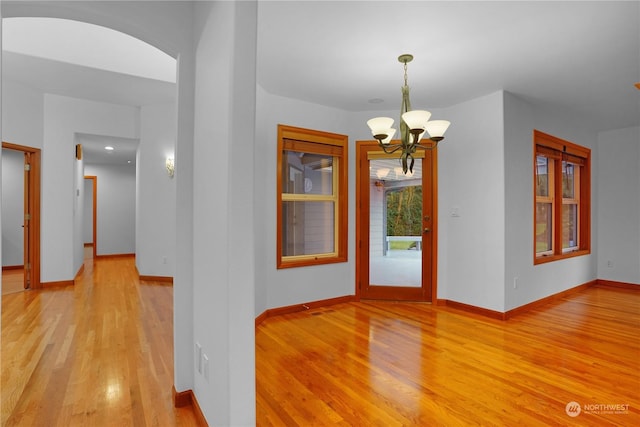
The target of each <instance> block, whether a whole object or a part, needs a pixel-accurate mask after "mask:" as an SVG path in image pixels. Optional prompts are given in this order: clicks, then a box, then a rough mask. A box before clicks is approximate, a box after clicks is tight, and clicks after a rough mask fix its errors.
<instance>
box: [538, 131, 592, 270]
mask: <svg viewBox="0 0 640 427" xmlns="http://www.w3.org/2000/svg"><path fill="white" fill-rule="evenodd" d="M533 141H534V187H535V188H534V198H535V201H534V203H535V208H534V263H535V264H539V263H543V262H548V261H554V260H557V259H563V258H567V257H571V256H576V255H584V254H588V253H590V252H591V150H590V149H589V148H586V147H582V146H580V145H577V144H574V143H572V142H569V141H565V140H562V139H560V138H556V137H554V136H551V135H548V134H545V133H543V132H540V131H537V130H534V131H533Z"/></svg>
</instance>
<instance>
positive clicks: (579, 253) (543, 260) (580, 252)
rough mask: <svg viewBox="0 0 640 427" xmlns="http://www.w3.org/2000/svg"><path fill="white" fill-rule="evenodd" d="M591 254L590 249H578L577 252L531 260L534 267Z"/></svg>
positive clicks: (538, 257)
mask: <svg viewBox="0 0 640 427" xmlns="http://www.w3.org/2000/svg"><path fill="white" fill-rule="evenodd" d="M590 253H591V250H590V249H580V250H577V251H571V252H566V253H563V254H554V255H546V256H537V257H535V258H534V260H533V264H534V265H538V264H546V263H548V262H553V261H560V260H563V259H567V258H574V257H577V256H582V255H589V254H590Z"/></svg>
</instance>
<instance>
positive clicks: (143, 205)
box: [135, 105, 180, 277]
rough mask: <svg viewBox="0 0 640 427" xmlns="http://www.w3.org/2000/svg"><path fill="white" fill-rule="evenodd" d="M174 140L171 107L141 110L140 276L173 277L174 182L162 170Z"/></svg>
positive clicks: (137, 243) (138, 263)
mask: <svg viewBox="0 0 640 427" xmlns="http://www.w3.org/2000/svg"><path fill="white" fill-rule="evenodd" d="M175 137H176V108H175V105H147V106H143V107H142V108H141V111H140V145H139V146H138V155H137V178H136V185H137V195H138V197H137V199H136V205H137V208H136V239H135V240H136V266H137V268H138V272H139V273H140V274H141V275H143V276H162V277H173V276H174V274H175V261H176V260H175V245H176V185H175V184H176V180H175V179H174V178H170V177H169V176H168V174H167V169H166V167H165V163H166V159H167V157H175ZM177 173H180V171H179V167H178V168H177Z"/></svg>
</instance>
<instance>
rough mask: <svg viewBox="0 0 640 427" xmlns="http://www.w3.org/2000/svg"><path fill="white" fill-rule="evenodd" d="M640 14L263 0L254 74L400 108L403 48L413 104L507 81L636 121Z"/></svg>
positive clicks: (635, 5)
mask: <svg viewBox="0 0 640 427" xmlns="http://www.w3.org/2000/svg"><path fill="white" fill-rule="evenodd" d="M639 20H640V2H638V1H626V2H614V1H600V2H598V1H588V2H575V1H568V2H555V1H531V2H525V1H510V2H505V1H496V2H486V1H471V2H462V1H446V2H435V1H411V2H399V1H344V2H338V1H335V2H334V1H317V2H313V1H300V2H290V1H285V2H275V1H261V2H260V3H259V12H258V73H257V74H258V82H259V84H260V85H261V86H262V87H263V88H264V89H265V90H267V91H268V92H270V93H274V94H279V95H283V96H287V97H292V98H299V99H303V100H306V101H309V102H314V103H318V104H323V105H328V106H333V107H337V108H342V109H345V110H349V111H366V110H389V109H398V110H399V108H400V101H401V99H400V96H401V95H400V87H401V86H402V84H403V69H402V64H400V63H399V62H397V57H398V56H399V55H400V54H403V53H411V54H413V55H414V57H415V59H414V60H413V62H412V63H410V64H409V70H408V74H409V86H410V87H411V100H412V106H413V107H414V108H427V109H428V108H438V107H448V106H451V105H455V104H457V103H460V102H463V101H466V100H470V99H473V98H476V97H480V96H483V95H486V94H489V93H492V92H495V91H498V90H501V89H504V90H507V91H510V92H512V93H514V94H516V95H518V96H520V97H522V98H524V99H525V100H527V101H530V102H535V103H539V104H540V105H543V106H547V105H548V106H552V107H556V108H559V109H567V110H573V111H575V112H577V113H580V114H582V115H584V116H585V117H586V118H587V119H588V121H589V122H590V124H591V126H592V128H593V129H594V130H605V129H612V128H620V127H626V126H631V125H638V124H639V118H640V91H638V90H637V89H636V88H635V87H634V83H636V82H640V29H639ZM371 99H382V100H384V102H383V103H370V102H369V100H371ZM434 118H436V117H434ZM438 118H441V117H438ZM363 127H364V128H366V125H365V124H363Z"/></svg>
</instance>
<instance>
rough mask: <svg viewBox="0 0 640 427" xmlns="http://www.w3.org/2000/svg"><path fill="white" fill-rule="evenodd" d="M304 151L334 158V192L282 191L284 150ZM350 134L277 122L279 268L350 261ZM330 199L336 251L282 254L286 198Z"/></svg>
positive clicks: (277, 233)
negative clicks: (323, 193)
mask: <svg viewBox="0 0 640 427" xmlns="http://www.w3.org/2000/svg"><path fill="white" fill-rule="evenodd" d="M283 151H302V152H306V153H311V154H324V155H330V156H333V157H334V163H333V171H334V179H333V191H332V194H331V195H316V194H314V195H310V194H291V193H283V192H282V188H283V183H282V166H283V165H282V153H283ZM348 151H349V150H348V137H347V136H346V135H340V134H335V133H330V132H323V131H318V130H312V129H304V128H299V127H293V126H287V125H281V124H280V125H278V155H277V166H276V169H277V172H276V173H277V182H276V186H277V190H276V192H277V208H276V209H277V213H276V221H277V225H276V264H277V268H278V269H281V268H291V267H303V266H311V265H320V264H330V263H337V262H346V261H347V245H348V239H347V230H348V198H347V192H348V186H347V182H348V176H349V175H348V168H347V165H348ZM305 200H306V201H331V202H334V221H335V225H334V245H335V246H334V249H335V250H334V252H331V253H320V254H307V255H297V256H287V257H283V255H282V244H283V242H282V232H283V230H282V227H283V224H282V203H283V201H305Z"/></svg>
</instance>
